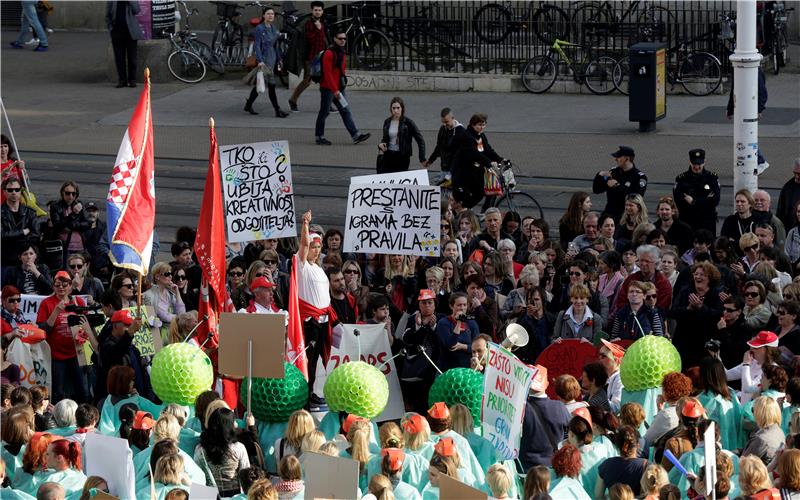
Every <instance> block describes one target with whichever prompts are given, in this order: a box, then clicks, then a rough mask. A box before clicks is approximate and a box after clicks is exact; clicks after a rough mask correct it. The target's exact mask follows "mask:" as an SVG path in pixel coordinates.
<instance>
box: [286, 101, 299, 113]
mask: <svg viewBox="0 0 800 500" xmlns="http://www.w3.org/2000/svg"><path fill="white" fill-rule="evenodd" d="M289 109H290V110H292V111H294V112H297V111H300V110H299V109H298V108H297V103H296V102H294V101H292V100H291V99H289Z"/></svg>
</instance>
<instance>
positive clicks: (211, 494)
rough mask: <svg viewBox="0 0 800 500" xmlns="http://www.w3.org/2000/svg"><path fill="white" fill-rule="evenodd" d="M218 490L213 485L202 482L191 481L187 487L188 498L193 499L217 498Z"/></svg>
mask: <svg viewBox="0 0 800 500" xmlns="http://www.w3.org/2000/svg"><path fill="white" fill-rule="evenodd" d="M218 495H219V490H217V488H216V487H214V486H206V485H204V484H197V483H192V485H191V486H190V487H189V498H191V499H192V500H194V499H195V498H197V499H198V500H217V496H218Z"/></svg>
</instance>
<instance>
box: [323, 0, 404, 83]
mask: <svg viewBox="0 0 800 500" xmlns="http://www.w3.org/2000/svg"><path fill="white" fill-rule="evenodd" d="M366 7H367V2H365V1H364V2H358V3H355V4H353V5H350V9H351V10H352V13H353V14H352V16H350V17H348V18H345V19H340V20H339V21H336V22H334V23H331V24H329V25H328V28H329V31H330V32H331V33H332V34H333V31H335V30H336V28H340V27H341V26H344V25H347V27H346V28H343V31H344V33H345V34H346V35H347V38H348V44H349V47H350V55H351V57H352V59H353V62H354V64H355V66H356V67H358V68H365V69H381V68H385V67H387V66H388V64H389V59H390V58H391V56H392V53H391V42H390V41H389V37H387V36H386V35H385V34H384V33H383V32H381V31H380V30H377V29H375V28H368V27H367V26H366V25H365V23H364V20H363V19H362V17H361V11H362V9H364V8H366ZM374 17H377V16H374Z"/></svg>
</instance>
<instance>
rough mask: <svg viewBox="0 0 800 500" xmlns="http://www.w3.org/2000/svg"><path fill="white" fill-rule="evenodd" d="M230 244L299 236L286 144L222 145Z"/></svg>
mask: <svg viewBox="0 0 800 500" xmlns="http://www.w3.org/2000/svg"><path fill="white" fill-rule="evenodd" d="M219 156H220V158H219V163H220V169H221V170H222V192H223V195H224V201H225V222H226V226H227V228H228V243H237V242H243V241H254V240H263V239H267V238H285V237H291V236H297V229H296V227H295V214H294V189H293V187H292V164H291V160H290V157H289V143H288V142H287V141H273V142H258V143H254V144H237V145H233V146H220V148H219Z"/></svg>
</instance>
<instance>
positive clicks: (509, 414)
mask: <svg viewBox="0 0 800 500" xmlns="http://www.w3.org/2000/svg"><path fill="white" fill-rule="evenodd" d="M537 371H538V370H537V369H536V368H534V367H532V366H528V365H526V364H525V363H523V362H522V361H520V360H519V359H518V358H517V357H516V356H514V355H513V354H511V353H510V352H509V351H507V350H505V349H503V348H502V347H500V346H499V345H497V344H494V343H491V342H490V343H489V360H488V362H487V363H486V370H485V375H484V385H483V403H482V404H481V423H482V425H483V437H485V438H486V439H488V440H489V441H491V443H492V444H493V445H494V447H495V449H496V450H497V458H498V460H501V461H502V460H513V459H515V458H517V455H519V440H520V437H522V418H523V417H524V411H525V400H526V399H527V397H528V389H529V388H530V385H531V382H532V381H533V377H534V375H536V372H537Z"/></svg>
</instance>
